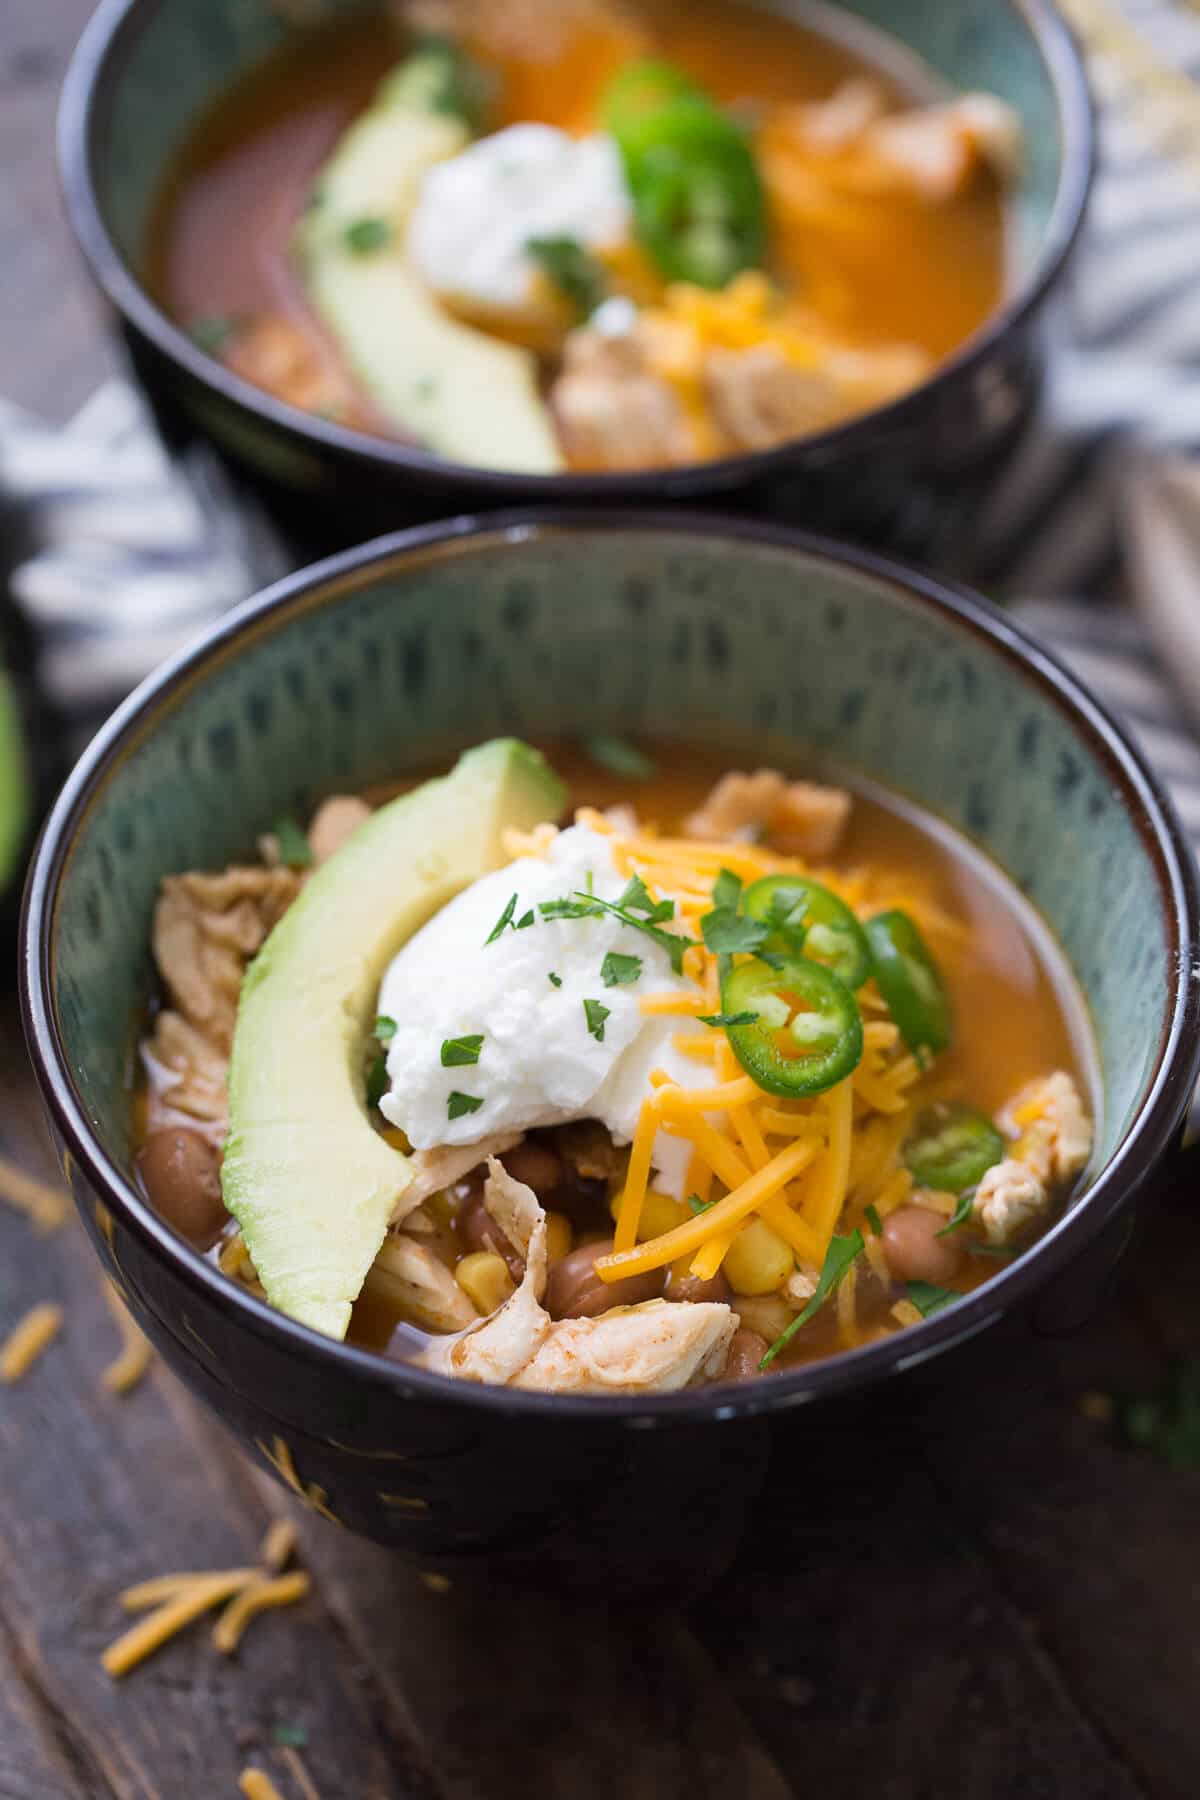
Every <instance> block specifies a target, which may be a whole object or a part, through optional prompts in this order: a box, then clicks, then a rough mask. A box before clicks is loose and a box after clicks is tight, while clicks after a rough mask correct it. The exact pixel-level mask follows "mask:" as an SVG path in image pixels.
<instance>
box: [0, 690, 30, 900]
mask: <svg viewBox="0 0 1200 1800" xmlns="http://www.w3.org/2000/svg"><path fill="white" fill-rule="evenodd" d="M32 817H33V794H32V783H31V777H30V768H29V756H28V753H27V751H26V748H25V733H24V729H23V726H22V722H21V710H20V707H19V705H18V703H17V695H16V690H15V688H14V685H13V681H12V677H11V676H10V675H8V674H7V673H6V672H5V671H4V670H3V669H2V668H0V895H4V896H7V895H8V893H9V890H10V889H11V888H12V886H13V885H14V883H15V879H16V876H17V874H18V872H19V867H20V862H21V853H22V851H23V850H24V849H25V846H26V843H27V840H28V837H29V827H30V824H31V822H32Z"/></svg>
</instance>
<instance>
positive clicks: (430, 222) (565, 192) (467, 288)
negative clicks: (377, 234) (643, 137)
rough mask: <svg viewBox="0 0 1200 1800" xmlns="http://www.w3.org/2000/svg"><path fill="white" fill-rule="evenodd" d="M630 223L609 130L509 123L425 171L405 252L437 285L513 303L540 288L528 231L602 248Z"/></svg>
mask: <svg viewBox="0 0 1200 1800" xmlns="http://www.w3.org/2000/svg"><path fill="white" fill-rule="evenodd" d="M631 225H632V212H631V207H630V201H629V192H628V189H627V187H626V184H625V172H624V168H623V166H622V163H621V154H620V151H619V150H618V149H617V146H616V144H615V143H614V142H613V140H612V138H610V137H606V136H604V135H603V134H596V135H595V136H592V137H585V138H573V137H570V136H568V134H567V133H566V132H565V131H559V130H558V129H557V127H555V126H553V125H536V124H528V125H510V126H508V127H507V128H506V129H505V130H504V131H497V132H494V133H493V134H492V135H491V136H490V137H485V138H480V139H479V141H478V142H477V143H474V144H472V145H471V146H470V148H469V149H467V150H464V151H462V152H461V154H460V155H458V156H451V157H447V159H446V160H445V161H444V162H440V163H437V164H435V165H434V167H433V168H432V169H430V170H429V172H428V174H427V175H426V176H425V178H424V181H423V182H422V184H421V192H420V197H419V198H418V201H417V205H416V208H415V210H414V212H413V215H412V219H411V221H410V223H409V230H408V255H409V260H410V261H411V263H412V264H413V266H414V268H415V269H416V271H417V273H418V274H419V275H420V276H421V277H422V279H423V280H424V281H426V282H427V283H428V284H429V286H430V287H431V288H433V289H434V291H435V292H437V293H441V294H446V295H448V296H450V297H451V298H453V297H454V296H458V297H459V298H460V299H463V300H466V301H471V302H474V303H475V304H477V305H481V306H485V307H497V308H500V309H502V310H511V311H516V310H519V309H521V308H522V307H525V306H527V305H528V304H529V301H530V298H531V295H532V293H534V292H535V291H536V289H535V286H534V282H535V277H536V275H537V272H538V265H537V263H536V262H535V261H534V259H533V258H532V257H531V256H530V255H529V253H528V251H527V250H526V245H527V244H528V242H529V240H530V238H543V237H547V238H549V237H569V238H574V239H575V241H576V242H577V243H579V244H581V245H583V246H584V247H585V248H587V249H592V250H602V249H605V248H607V247H609V246H611V245H613V244H617V243H620V242H621V241H622V239H624V238H627V237H628V236H629V234H630V230H631Z"/></svg>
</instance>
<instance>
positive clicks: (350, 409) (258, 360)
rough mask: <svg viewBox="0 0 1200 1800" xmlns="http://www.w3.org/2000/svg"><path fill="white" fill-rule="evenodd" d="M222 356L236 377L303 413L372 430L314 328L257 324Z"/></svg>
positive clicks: (269, 319) (279, 318)
mask: <svg viewBox="0 0 1200 1800" xmlns="http://www.w3.org/2000/svg"><path fill="white" fill-rule="evenodd" d="M220 355H221V360H222V362H224V364H225V365H226V367H227V368H230V369H232V370H233V372H234V374H235V375H240V376H241V377H242V379H243V380H244V381H249V382H252V383H253V384H254V386H255V387H260V388H265V389H266V391H267V393H269V394H275V395H276V396H277V397H278V398H279V399H280V400H286V401H287V402H289V404H290V405H292V406H297V407H299V408H300V409H301V411H302V412H312V413H320V414H323V415H324V416H325V417H326V418H336V419H340V420H341V421H342V422H343V423H344V424H347V425H357V426H360V427H365V428H366V429H368V430H369V429H370V426H371V419H370V413H369V409H368V408H367V407H366V406H364V404H363V403H362V401H361V399H360V398H359V396H358V395H357V394H356V393H355V391H354V390H353V388H352V387H351V386H350V384H349V382H348V381H347V380H346V377H345V376H344V375H343V374H342V373H341V371H340V370H339V369H338V368H337V365H336V363H335V362H334V360H333V358H332V357H331V356H323V355H322V354H321V352H320V351H319V350H318V349H317V347H316V346H315V345H314V343H313V339H312V334H311V332H310V331H309V330H308V329H306V328H305V327H302V326H300V325H297V324H296V323H295V322H294V321H293V320H291V319H288V318H285V317H283V315H282V314H279V313H273V314H272V313H267V314H263V315H262V316H261V317H259V318H257V319H254V320H252V321H251V322H249V323H248V324H247V325H245V326H244V327H242V328H241V329H239V330H238V331H236V332H235V333H234V335H233V337H232V338H231V339H230V341H229V343H228V345H227V346H225V347H223V348H222V350H221V352H220Z"/></svg>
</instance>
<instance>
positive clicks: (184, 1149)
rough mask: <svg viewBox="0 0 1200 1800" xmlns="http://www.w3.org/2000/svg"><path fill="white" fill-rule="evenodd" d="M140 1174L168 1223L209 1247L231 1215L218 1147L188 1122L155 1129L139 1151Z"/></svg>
mask: <svg viewBox="0 0 1200 1800" xmlns="http://www.w3.org/2000/svg"><path fill="white" fill-rule="evenodd" d="M137 1168H138V1174H139V1175H140V1176H141V1178H142V1180H143V1182H144V1183H145V1186H146V1192H147V1193H148V1194H149V1196H150V1198H151V1200H152V1201H153V1202H154V1205H155V1207H156V1208H157V1210H158V1211H159V1212H160V1213H161V1214H162V1216H163V1218H164V1219H165V1220H166V1221H167V1223H168V1225H173V1226H174V1227H175V1229H176V1231H178V1232H181V1233H182V1235H183V1236H184V1237H185V1238H187V1240H188V1242H189V1243H192V1244H194V1245H195V1246H196V1248H197V1249H198V1250H208V1249H209V1248H211V1246H212V1245H213V1244H215V1243H216V1241H217V1239H218V1238H219V1237H220V1235H221V1231H222V1229H223V1227H224V1225H225V1221H226V1220H227V1218H228V1217H229V1215H228V1213H227V1212H226V1211H225V1202H224V1201H223V1199H222V1198H221V1164H220V1158H219V1157H218V1155H217V1151H216V1149H215V1147H214V1146H213V1145H212V1144H210V1143H209V1141H208V1139H207V1138H206V1137H201V1135H200V1133H199V1132H198V1131H189V1130H188V1129H187V1127H186V1126H180V1125H170V1126H164V1127H163V1129H162V1130H160V1131H153V1132H151V1134H150V1136H149V1137H148V1138H147V1139H146V1142H145V1143H144V1144H143V1145H142V1148H141V1150H140V1151H139V1152H138V1159H137Z"/></svg>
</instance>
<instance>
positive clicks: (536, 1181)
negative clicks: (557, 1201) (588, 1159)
mask: <svg viewBox="0 0 1200 1800" xmlns="http://www.w3.org/2000/svg"><path fill="white" fill-rule="evenodd" d="M500 1160H501V1162H502V1163H503V1164H504V1167H505V1168H506V1169H507V1170H508V1173H509V1174H510V1175H511V1176H512V1178H513V1180H514V1181H523V1182H524V1183H525V1186H526V1187H530V1188H532V1189H533V1191H534V1193H535V1194H536V1195H537V1197H538V1199H539V1200H541V1199H543V1198H544V1197H545V1196H546V1195H547V1194H552V1193H553V1192H554V1191H555V1189H556V1188H559V1187H561V1186H562V1179H563V1173H564V1170H563V1165H562V1162H561V1160H560V1159H559V1158H558V1157H557V1156H555V1154H554V1152H553V1150H547V1149H546V1147H545V1145H544V1144H535V1143H532V1142H530V1140H529V1139H526V1141H525V1142H524V1143H523V1144H515V1145H514V1146H513V1148H512V1149H511V1150H506V1151H505V1152H504V1155H503V1156H502V1157H501V1158H500Z"/></svg>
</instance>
